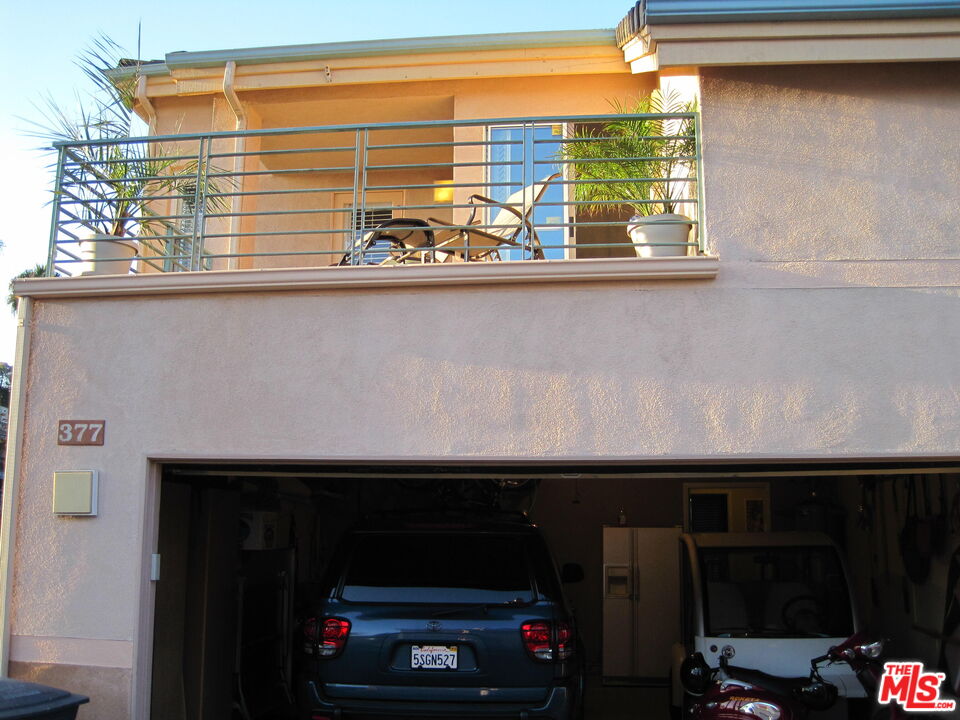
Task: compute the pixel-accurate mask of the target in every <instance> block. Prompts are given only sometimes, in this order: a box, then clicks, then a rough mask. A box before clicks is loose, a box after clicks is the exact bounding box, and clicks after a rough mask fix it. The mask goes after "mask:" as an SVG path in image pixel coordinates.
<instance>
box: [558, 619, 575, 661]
mask: <svg viewBox="0 0 960 720" xmlns="http://www.w3.org/2000/svg"><path fill="white" fill-rule="evenodd" d="M571 655H573V630H571V629H570V625H569V623H565V622H558V623H557V657H558V658H559V659H560V660H566V659H567V658H568V657H570V656H571Z"/></svg>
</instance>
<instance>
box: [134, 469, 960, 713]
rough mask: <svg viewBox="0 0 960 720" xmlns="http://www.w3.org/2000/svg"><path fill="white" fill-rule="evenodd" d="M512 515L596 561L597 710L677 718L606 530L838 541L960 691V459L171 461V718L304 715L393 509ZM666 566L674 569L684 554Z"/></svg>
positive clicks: (167, 566) (588, 579)
mask: <svg viewBox="0 0 960 720" xmlns="http://www.w3.org/2000/svg"><path fill="white" fill-rule="evenodd" d="M493 508H496V509H500V510H503V511H508V512H525V513H527V514H528V515H529V517H530V518H531V519H532V520H533V521H534V522H535V523H537V524H538V525H539V526H540V527H541V529H542V531H543V533H544V536H545V538H546V540H547V542H548V544H549V545H550V548H551V550H552V552H553V555H554V557H555V559H556V561H557V562H558V564H560V565H562V564H564V563H578V564H580V565H581V566H582V568H583V570H584V579H583V581H582V582H579V583H575V584H570V585H567V586H565V590H566V593H567V596H568V597H569V599H570V600H571V602H572V604H573V605H574V607H575V608H576V611H577V617H578V623H579V628H580V633H581V635H582V639H583V643H584V647H585V652H586V660H587V668H588V690H587V695H586V717H587V719H588V720H601V719H609V720H616V719H618V718H628V717H629V718H635V717H638V715H637V712H638V708H643V713H642V715H643V717H647V718H653V719H656V718H658V717H662V718H666V717H668V716H669V693H668V690H667V674H668V672H669V668H670V654H669V647H667V649H666V651H665V652H664V651H663V650H662V649H659V650H654V649H652V648H650V647H649V646H645V647H636V646H635V647H633V648H632V649H629V652H630V653H633V655H634V656H637V655H639V656H640V657H639V658H637V657H635V660H636V661H637V663H639V664H640V665H643V664H644V663H645V664H646V666H652V667H653V668H654V670H653V671H652V672H649V673H648V672H647V671H642V672H641V671H639V670H638V671H635V672H632V673H631V672H628V673H626V674H621V673H620V672H616V673H614V672H610V671H609V668H607V667H604V665H605V663H607V662H608V660H609V657H608V656H609V649H607V648H604V621H603V618H604V598H605V594H606V595H609V591H610V589H609V588H608V587H606V583H607V582H608V579H607V576H606V574H605V572H604V547H603V543H604V540H603V538H604V528H605V527H608V528H609V527H633V528H684V529H695V530H698V531H706V530H710V531H725V530H729V531H746V530H750V531H756V532H764V531H783V530H805V531H819V532H825V533H827V534H828V535H830V536H831V537H832V538H833V539H834V541H835V542H836V543H837V544H838V545H839V546H840V548H841V550H842V551H843V553H844V555H845V559H846V562H847V565H848V571H849V573H850V575H851V581H852V583H853V588H852V589H853V592H854V595H855V600H856V604H857V608H858V610H859V613H860V619H861V625H862V626H863V627H864V628H866V629H867V630H868V631H869V633H870V634H871V635H872V636H876V637H884V638H888V639H889V640H890V644H889V645H888V647H889V653H888V654H889V655H890V657H897V658H911V659H922V660H923V661H924V662H925V663H927V665H928V667H929V666H932V665H938V666H939V667H940V669H941V670H944V671H946V672H947V675H948V677H947V681H946V682H945V683H944V690H947V689H948V688H947V686H948V685H949V686H950V688H953V689H954V692H955V691H956V688H957V687H958V683H960V670H958V667H957V666H958V664H960V628H958V626H960V617H957V615H960V607H956V605H957V601H958V600H957V598H955V592H957V593H960V588H958V583H957V577H956V575H957V573H958V571H960V560H958V559H957V558H956V557H954V556H953V553H954V550H955V548H956V546H957V544H958V539H960V465H958V464H957V463H931V462H928V463H898V464H889V463H887V464H880V463H873V464H870V463H861V464H859V465H857V466H850V465H829V464H825V463H819V464H818V463H805V464H802V463H793V464H790V465H787V464H764V465H739V466H723V465H713V466H712V465H703V464H701V465H686V466H678V465H676V466H662V467H656V466H630V467H626V466H611V465H606V466H569V465H564V466H543V465H541V466H532V465H527V466H493V465H486V466H459V467H440V466H429V467H428V466H412V465H408V466H398V465H394V466H391V465H332V464H326V465H311V466H304V465H293V464H271V465H250V464H231V465H227V464H216V465H215V464H167V465H165V466H164V467H163V468H162V485H161V502H160V511H159V532H158V545H157V554H158V555H159V556H160V559H159V563H160V565H159V567H160V568H161V571H160V575H159V580H158V581H157V582H156V583H155V588H156V595H155V609H154V617H155V622H154V642H153V666H152V668H153V669H152V692H151V697H152V701H151V716H152V717H154V718H171V719H175V720H180V719H182V720H200V719H212V718H225V717H233V718H240V719H243V720H246V719H250V720H254V719H258V718H270V719H273V718H292V717H296V713H295V709H294V702H293V701H294V697H295V688H294V686H293V682H294V678H295V674H296V663H297V639H298V637H299V627H298V621H299V620H301V619H303V618H304V617H305V614H304V613H306V612H307V607H306V606H307V605H308V603H307V601H306V598H308V597H309V595H310V589H311V587H312V586H313V585H315V584H316V583H317V582H318V581H319V579H320V577H321V576H322V573H323V571H324V568H325V565H326V563H327V562H328V561H329V559H330V557H331V554H332V552H333V551H334V549H335V548H336V545H337V542H338V539H339V538H340V536H341V535H342V534H343V532H344V531H345V530H347V529H348V528H349V527H350V526H351V525H353V524H354V523H355V522H356V521H357V520H358V519H360V518H361V517H363V516H365V515H367V514H373V513H381V512H394V511H412V510H438V511H442V510H446V509H464V510H476V511H478V512H486V511H489V510H490V509H493ZM691 523H692V524H693V525H692V526H691ZM918 528H920V529H919V530H918ZM928 530H929V533H928ZM677 532H679V530H677ZM908 532H909V533H916V532H919V533H920V536H921V541H922V542H929V543H930V545H929V548H928V550H927V551H926V553H925V556H926V560H925V567H926V570H925V572H924V577H923V579H922V581H920V580H919V576H918V575H917V574H916V571H917V568H916V567H912V565H915V562H916V561H915V559H914V558H913V557H912V556H910V555H908V556H907V559H906V561H905V560H904V553H903V552H901V542H902V537H903V536H904V535H906V534H908ZM927 535H929V538H928V539H924V538H927ZM664 555H666V557H665V556H664ZM648 559H651V560H653V561H654V562H655V563H660V564H661V565H663V564H664V563H666V564H667V565H669V564H670V563H675V562H676V552H675V551H674V553H673V554H672V555H670V553H669V552H666V553H664V552H663V551H658V557H656V558H648ZM921 569H922V568H921ZM910 576H913V578H914V579H913V580H911V579H910ZM639 581H640V580H639V578H638V582H639ZM669 597H671V596H670V595H669V593H667V594H662V595H661V599H660V603H661V605H662V604H663V603H666V604H667V605H668V606H665V607H663V606H662V607H655V608H652V609H650V608H644V609H641V610H640V611H638V612H637V614H636V617H635V622H636V624H637V625H636V627H634V628H633V629H632V633H614V635H619V636H624V635H627V634H632V636H633V637H646V636H649V635H650V633H651V632H652V630H651V628H656V627H664V626H665V627H670V625H671V623H674V622H675V620H674V619H675V618H676V617H677V616H678V613H679V611H678V609H677V608H676V607H675V602H674V604H673V605H670V602H669V601H668V600H664V598H669ZM668 634H669V633H668ZM676 635H677V637H676V638H675V639H679V630H678V631H677V633H676ZM607 642H608V644H609V642H610V640H609V638H608V639H607ZM667 642H669V638H668V640H667ZM605 653H607V654H606V655H605ZM656 668H659V670H657V669H656Z"/></svg>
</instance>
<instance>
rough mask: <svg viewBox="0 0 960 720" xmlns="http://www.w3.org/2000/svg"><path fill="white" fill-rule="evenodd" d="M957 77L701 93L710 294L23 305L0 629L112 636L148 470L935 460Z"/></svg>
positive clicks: (129, 615) (798, 72)
mask: <svg viewBox="0 0 960 720" xmlns="http://www.w3.org/2000/svg"><path fill="white" fill-rule="evenodd" d="M956 69H957V68H956V66H937V65H916V66H907V67H904V68H902V69H891V68H887V67H885V66H873V67H853V68H850V67H847V68H843V69H842V70H840V69H834V68H824V67H813V68H753V69H743V70H710V71H709V72H706V73H705V75H704V78H703V112H704V170H705V174H706V195H707V209H706V212H707V230H708V233H709V240H710V243H711V245H712V247H713V248H714V249H715V250H717V251H718V252H719V254H720V263H721V268H720V272H719V275H718V276H717V278H716V279H715V280H696V281H694V280H691V281H670V282H665V281H652V282H635V283H624V282H616V283H587V284H577V283H563V284H540V285H530V286H523V285H510V286H506V285H504V286H497V285H490V286H484V287H456V286H452V287H451V286H446V287H439V286H438V287H431V288H418V289H410V288H407V289H365V290H355V291H345V290H330V291H309V292H307V291H297V292H275V293H236V294H226V293H224V294H198V295H181V296H157V297H121V298H115V299H109V298H77V299H61V300H57V299H39V300H37V301H36V303H35V305H34V311H35V312H34V316H33V319H32V341H31V355H30V362H29V365H28V380H27V387H26V392H27V404H26V418H25V424H24V433H25V434H24V450H23V456H22V466H21V475H20V478H19V481H20V482H19V492H20V496H19V498H20V508H19V518H20V522H19V525H18V529H17V538H16V553H15V558H14V559H15V578H14V588H13V620H12V632H13V633H14V635H17V636H32V637H55V638H92V639H98V640H115V641H123V642H131V643H134V642H135V640H136V637H137V632H138V628H137V622H138V620H137V618H138V613H139V604H140V595H139V592H140V584H139V583H140V578H141V574H140V571H141V562H142V559H143V557H144V548H145V547H146V546H145V544H144V538H143V537H142V533H143V529H142V528H143V522H144V508H145V506H146V502H145V492H146V479H147V477H148V470H149V464H150V460H151V459H156V458H160V459H163V458H186V459H189V458H197V459H209V460H218V459H222V460H241V459H251V460H266V459H287V460H302V461H307V460H310V459H325V458H357V459H365V460H376V459H384V458H398V459H403V458H408V459H423V458H429V459H434V460H436V461H438V462H443V461H445V460H449V461H457V460H463V459H469V458H500V457H506V458H511V459H528V460H537V459H556V458H577V459H591V458H595V459H598V460H599V459H611V458H631V459H635V460H647V459H654V460H658V461H684V460H690V459H693V460H697V459H716V458H720V459H739V458H763V457H767V458H775V459H783V458H808V457H834V458H846V459H855V458H862V457H884V456H900V455H909V456H915V457H936V456H953V457H955V456H956V455H957V449H958V448H957V438H958V437H960V323H958V322H957V317H958V307H960V297H958V296H960V275H958V271H957V267H958V265H957V262H956V257H957V246H958V243H957V240H958V238H957V221H958V219H960V216H958V212H960V210H958V208H957V203H956V195H957V188H958V187H960V182H958V177H957V172H958V170H957V168H958V166H960V163H957V162H956V159H957V157H956V153H957V152H958V147H960V143H958V142H957V124H956V122H955V118H956V117H957V110H958V109H960V104H958V94H960V88H958V86H957V85H956V83H955V82H953V80H952V78H955V77H956V72H955V70H956ZM951 71H954V72H952V73H951ZM920 138H922V139H923V142H922V143H921V142H919V140H918V139H920ZM902 258H911V259H916V260H917V261H916V262H912V263H904V262H891V261H896V260H898V259H902ZM946 258H951V259H953V260H952V261H951V260H947V259H946ZM852 261H857V262H852ZM638 262H639V261H638ZM401 271H402V269H401ZM317 272H322V271H319V270H318V271H317ZM334 272H336V271H334ZM65 282H69V281H65ZM74 418H83V419H104V420H106V424H107V425H106V433H105V444H104V446H103V447H81V448H77V447H62V446H58V445H57V444H56V437H57V436H56V427H57V421H58V420H59V419H74ZM75 469H97V470H99V471H100V473H101V476H100V477H101V480H100V512H99V515H98V517H96V518H86V519H64V518H56V517H54V516H53V515H52V513H51V490H52V480H53V473H54V471H56V470H75ZM13 659H14V660H17V658H16V657H14V658H13ZM38 659H44V658H38ZM134 662H136V656H135V660H134ZM128 692H129V691H128V688H127V687H126V686H125V687H124V688H123V689H122V690H121V691H118V693H119V695H122V696H123V697H124V698H126V697H129V695H128ZM119 695H118V696H119ZM118 717H119V715H118Z"/></svg>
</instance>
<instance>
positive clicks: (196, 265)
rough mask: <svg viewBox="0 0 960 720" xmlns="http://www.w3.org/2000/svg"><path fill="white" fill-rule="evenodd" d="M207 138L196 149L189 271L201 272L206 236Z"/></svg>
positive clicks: (208, 156) (208, 150) (208, 153)
mask: <svg viewBox="0 0 960 720" xmlns="http://www.w3.org/2000/svg"><path fill="white" fill-rule="evenodd" d="M209 162H210V142H209V138H206V137H201V138H200V140H199V145H198V147H197V174H196V178H195V180H194V189H193V228H192V232H191V237H190V269H191V270H203V238H204V237H205V236H206V233H205V232H204V230H205V229H206V222H207V218H206V212H205V210H206V204H207V165H208V163H209Z"/></svg>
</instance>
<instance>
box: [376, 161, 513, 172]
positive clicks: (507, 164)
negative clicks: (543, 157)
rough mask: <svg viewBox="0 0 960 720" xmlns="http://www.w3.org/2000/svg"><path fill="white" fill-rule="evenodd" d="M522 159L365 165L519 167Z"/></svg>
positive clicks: (387, 167)
mask: <svg viewBox="0 0 960 720" xmlns="http://www.w3.org/2000/svg"><path fill="white" fill-rule="evenodd" d="M520 165H523V161H522V160H491V161H488V162H444V163H413V164H408V165H367V166H366V168H367V170H419V169H420V168H481V167H519V166H520Z"/></svg>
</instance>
